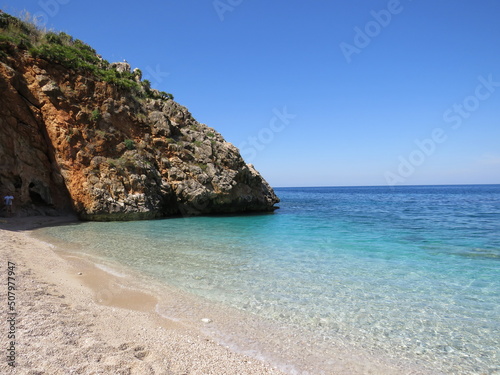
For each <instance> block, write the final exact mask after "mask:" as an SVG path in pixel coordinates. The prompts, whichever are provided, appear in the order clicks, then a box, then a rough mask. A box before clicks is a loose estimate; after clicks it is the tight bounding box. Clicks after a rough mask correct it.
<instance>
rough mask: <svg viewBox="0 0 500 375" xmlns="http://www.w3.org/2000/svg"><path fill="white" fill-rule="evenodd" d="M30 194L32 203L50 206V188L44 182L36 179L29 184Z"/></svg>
mask: <svg viewBox="0 0 500 375" xmlns="http://www.w3.org/2000/svg"><path fill="white" fill-rule="evenodd" d="M28 187H29V195H30V199H31V203H33V204H34V205H35V206H50V205H51V203H52V202H51V199H50V194H49V191H48V188H47V187H45V186H44V185H43V184H42V183H40V182H38V181H35V182H31V183H30V184H29V186H28Z"/></svg>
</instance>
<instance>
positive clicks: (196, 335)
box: [0, 217, 435, 375]
mask: <svg viewBox="0 0 500 375" xmlns="http://www.w3.org/2000/svg"><path fill="white" fill-rule="evenodd" d="M72 222H75V218H74V217H64V218H45V217H35V218H22V219H14V220H12V221H11V222H10V223H8V225H6V224H5V223H3V222H2V223H0V235H1V236H2V237H3V238H5V237H7V238H8V241H7V243H8V244H10V246H11V247H12V249H15V250H16V255H11V256H10V258H13V259H14V260H15V261H16V262H18V263H19V264H20V265H22V266H21V267H18V268H19V271H20V272H24V273H25V276H21V277H22V279H24V278H27V279H29V280H24V283H25V284H26V283H27V284H28V288H26V287H25V288H24V289H23V291H22V294H21V295H20V297H19V298H20V299H21V298H23V294H26V295H25V296H24V298H26V297H27V300H30V301H36V303H34V308H33V310H34V311H31V310H30V311H29V312H28V313H27V314H26V315H25V316H24V317H22V319H24V321H28V323H27V325H26V326H27V327H31V326H32V325H35V326H37V327H39V326H42V327H43V326H44V325H45V326H46V330H48V329H49V326H50V327H51V328H50V332H51V333H52V331H51V330H52V329H55V330H56V331H61V329H60V328H62V333H60V334H56V336H55V337H52V338H51V339H49V341H48V342H49V343H50V345H52V346H55V347H56V349H55V352H56V353H59V352H60V353H61V354H60V355H59V354H58V355H57V356H56V357H60V358H63V359H62V360H58V359H57V358H55V359H54V358H53V359H51V358H50V357H51V356H50V355H45V356H44V355H43V354H42V353H40V352H38V351H37V350H31V349H32V348H33V345H32V344H31V343H29V342H28V341H31V340H33V339H34V338H33V337H32V336H30V335H29V334H28V336H27V337H26V338H24V345H26V349H28V350H25V351H19V353H22V354H20V355H19V367H25V366H30V364H31V363H43V364H44V365H43V366H46V368H44V367H42V368H40V370H42V371H48V372H47V373H50V374H58V373H63V368H65V367H64V366H65V365H64V366H63V367H61V368H58V367H57V366H58V365H62V364H61V363H64V361H67V358H66V360H64V358H65V357H68V356H71V359H73V357H74V358H79V357H80V358H81V357H82V356H83V358H84V359H80V360H78V361H76V362H78V364H75V366H80V367H79V368H81V367H82V366H87V367H85V369H84V372H83V373H94V372H95V371H102V369H103V368H106V371H112V372H114V373H121V372H120V371H122V369H125V370H124V371H129V372H125V373H132V374H136V373H137V374H142V373H152V374H169V375H170V374H179V375H183V374H212V373H213V374H307V375H312V374H333V373H335V374H349V375H351V374H365V373H371V374H384V375H385V374H394V375H396V374H410V373H411V374H431V373H435V372H431V371H426V370H424V369H423V368H421V367H420V366H416V365H415V364H408V363H405V362H404V361H396V360H394V359H392V360H391V359H390V358H385V357H384V356H383V355H381V354H380V353H372V352H368V351H366V350H363V349H361V348H359V347H358V348H354V347H350V346H349V343H346V342H342V341H340V342H338V343H336V342H332V341H330V342H326V341H322V340H321V339H319V338H316V337H313V336H309V337H305V336H302V332H300V331H294V327H276V325H275V324H273V323H272V322H266V321H263V320H262V319H261V318H259V317H256V316H252V315H250V314H246V313H244V312H241V311H236V310H235V309H232V308H230V307H228V306H219V305H217V304H214V303H211V302H209V301H204V300H203V299H202V298H201V297H199V296H193V295H188V294H187V293H183V292H181V291H179V290H176V289H175V288H174V287H172V288H170V287H169V286H166V285H163V284H161V283H159V282H158V283H155V282H154V281H153V280H149V279H148V278H147V277H143V276H142V275H140V274H137V273H136V272H135V271H133V270H130V269H127V268H126V267H125V266H120V265H118V264H117V265H116V266H115V265H114V264H109V263H107V262H100V261H99V260H96V259H92V257H90V258H89V257H87V256H86V255H85V254H84V251H83V252H82V253H81V254H80V253H79V251H76V252H73V251H71V250H74V249H71V250H68V249H69V247H68V246H69V244H67V243H58V242H54V241H52V240H51V239H47V241H45V238H43V237H42V238H41V239H40V237H39V236H36V235H34V234H33V232H32V231H33V230H35V229H37V228H41V227H44V226H54V225H62V224H71V223H72ZM9 227H10V228H9ZM53 243H55V245H53ZM7 250H8V249H7V248H6V247H5V246H4V244H2V245H0V252H1V253H2V255H4V257H3V258H4V259H7V258H8V257H7V256H5V254H6V251H7ZM101 263H102V264H101ZM30 283H31V285H30ZM33 284H34V285H44V288H45V289H43V290H46V289H47V290H50V292H41V291H40V290H38V289H36V290H32V289H30V288H29V286H32V285H33ZM30 296H31V297H30ZM54 296H56V297H54ZM61 296H63V297H61ZM34 297H36V298H34ZM39 299H40V301H38V300H39ZM23 305H24V302H20V306H23ZM44 305H45V307H44ZM47 305H49V306H50V311H51V312H52V311H54V312H55V313H54V314H55V315H54V318H51V320H52V322H44V323H41V322H40V316H48V314H47V313H46V312H43V311H42V310H43V309H45V310H46V306H47ZM58 306H59V307H60V308H57V307H58ZM82 306H83V307H82ZM69 311H72V312H73V313H70V312H69ZM75 313H76V314H75ZM68 315H76V316H77V318H76V321H75V322H73V323H67V324H66V323H62V327H58V324H59V323H57V321H58V320H60V319H59V317H60V316H63V317H64V316H68ZM31 321H33V323H31ZM35 321H38V322H37V323H35ZM62 321H63V322H64V320H62ZM73 325H76V326H83V327H89V328H88V329H87V330H83V331H82V332H81V333H80V334H75V333H72V332H71V333H67V332H66V328H69V326H73ZM90 327H92V328H90ZM96 327H97V328H96ZM19 330H20V334H21V333H22V332H23V330H25V328H24V326H23V325H22V324H20V325H19ZM28 332H31V331H30V330H29V329H28ZM68 335H69V336H70V337H73V336H77V337H79V339H75V340H69V341H68V339H67V336H68ZM36 339H39V337H36ZM45 340H46V339H45V338H44V339H43V340H42V341H45ZM89 341H90V342H97V343H98V347H100V349H96V351H97V352H99V353H100V354H99V355H98V356H97V357H95V356H93V355H91V354H89V353H88V352H89V351H91V352H92V353H93V352H94V351H93V350H92V349H90V348H89V347H88V346H86V345H85V343H86V342H89ZM291 341H293V345H292V347H293V348H291V347H290V342H291ZM20 342H21V343H22V342H23V340H21V341H20ZM68 342H70V343H71V345H72V346H74V347H72V349H73V350H70V353H71V354H68V350H69V349H68V348H67V345H68V344H67V343H68ZM286 342H288V344H283V343H286ZM94 345H95V344H94ZM287 345H288V346H287ZM20 346H21V345H20ZM320 346H321V350H319V349H320ZM125 347H126V348H127V349H124V350H122V349H120V348H125ZM140 348H143V350H141V349H140ZM28 352H29V354H27V353H28ZM32 352H33V353H32ZM136 352H138V353H139V354H138V355H139V357H143V356H144V358H139V360H137V356H135V354H134V353H136ZM146 352H147V353H148V354H147V355H145V354H144V353H146ZM49 353H51V354H52V351H50V352H49ZM136 354H137V353H136ZM25 355H26V357H27V360H24V359H23V358H22V357H23V356H25ZM42 357H43V358H44V361H42ZM87 358H90V362H89V360H88V359H87ZM109 358H115V360H114V361H115V362H116V363H114V364H112V365H109V364H108V362H109V361H110V359H109ZM145 358H147V360H146V359H145ZM61 361H62V362H61ZM86 361H87V363H86ZM165 361H167V362H165ZM4 364H5V363H2V366H3V365H4ZM102 366H105V367H102ZM106 366H107V367H106ZM109 366H114V367H109ZM1 368H2V367H0V369H1ZM76 368H78V367H76ZM30 369H31V368H30ZM33 369H37V370H38V368H33ZM110 369H111V370H110ZM146 369H147V371H148V372H145V371H146ZM18 370H19V368H18ZM58 371H59V372H58ZM18 373H19V372H18ZM64 373H67V372H64Z"/></svg>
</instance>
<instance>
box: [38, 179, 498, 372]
mask: <svg viewBox="0 0 500 375" xmlns="http://www.w3.org/2000/svg"><path fill="white" fill-rule="evenodd" d="M275 192H276V194H277V195H278V196H279V197H280V199H281V203H280V204H279V205H280V209H278V210H276V211H275V212H274V213H272V214H262V215H239V216H212V217H179V218H169V219H163V220H153V221H136V222H107V223H102V222H99V223H98V222H86V223H79V224H73V225H65V226H57V227H51V228H43V229H40V230H38V233H39V234H41V235H43V236H44V237H45V238H52V239H53V240H54V241H59V242H61V241H62V242H64V243H66V244H69V245H71V246H66V250H67V249H68V248H69V249H72V250H71V251H73V252H74V253H75V255H78V256H84V257H87V258H88V259H92V260H93V261H94V262H95V264H97V265H98V266H99V267H100V268H101V269H105V270H108V271H109V272H110V273H115V275H118V276H123V275H126V274H127V273H130V274H132V273H133V274H138V275H141V277H144V279H145V280H148V282H147V283H144V285H145V286H144V288H147V286H146V284H147V285H156V286H155V287H156V288H160V289H161V285H164V286H165V287H168V288H170V290H176V292H177V293H179V295H184V296H185V297H186V298H189V299H191V300H194V301H198V302H199V306H198V307H196V309H200V310H199V311H197V312H196V313H193V312H189V311H188V310H189V307H188V308H186V306H184V307H182V306H179V305H180V302H179V301H180V299H179V300H175V301H172V299H171V298H169V299H168V300H165V301H161V299H160V302H159V304H158V306H157V312H158V313H159V314H162V315H164V316H165V317H168V318H171V319H174V320H178V321H180V322H188V321H189V320H191V321H192V322H191V323H192V324H194V325H196V324H199V325H200V327H202V329H203V330H204V331H205V333H206V334H208V335H211V336H212V337H214V338H215V339H216V340H218V341H219V342H220V343H222V344H224V345H227V346H229V347H232V348H233V349H234V350H239V351H241V352H243V353H246V354H249V355H251V356H254V357H256V358H259V359H264V360H267V361H268V362H271V363H273V364H275V365H276V366H277V367H279V368H280V369H282V370H283V371H285V372H287V373H289V374H311V375H312V374H336V373H339V374H343V373H345V374H350V373H360V374H363V373H373V374H377V373H380V374H384V373H389V372H388V371H387V370H384V368H386V367H384V366H387V368H390V369H393V370H394V371H393V373H395V374H405V373H406V374H420V373H422V374H488V375H491V374H500V185H452V186H395V187H389V186H378V187H306V188H276V189H275ZM160 289H157V290H156V293H158V291H159V290H160ZM160 295H161V293H160ZM173 306H174V307H173ZM175 306H177V307H175ZM188 306H191V305H188ZM193 308H195V307H193ZM203 309H204V310H203ZM235 317H237V318H235ZM200 318H205V319H203V322H201V323H200V322H199V320H200Z"/></svg>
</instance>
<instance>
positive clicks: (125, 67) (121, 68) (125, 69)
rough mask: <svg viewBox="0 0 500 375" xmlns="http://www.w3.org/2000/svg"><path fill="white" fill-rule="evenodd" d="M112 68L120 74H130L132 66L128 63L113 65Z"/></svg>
mask: <svg viewBox="0 0 500 375" xmlns="http://www.w3.org/2000/svg"><path fill="white" fill-rule="evenodd" d="M111 68H112V69H115V70H116V71H117V72H119V73H130V64H129V63H128V62H115V63H111Z"/></svg>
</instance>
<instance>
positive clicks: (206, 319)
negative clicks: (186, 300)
mask: <svg viewBox="0 0 500 375" xmlns="http://www.w3.org/2000/svg"><path fill="white" fill-rule="evenodd" d="M201 321H202V322H203V323H212V320H211V319H208V318H203V319H202V320H201Z"/></svg>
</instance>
